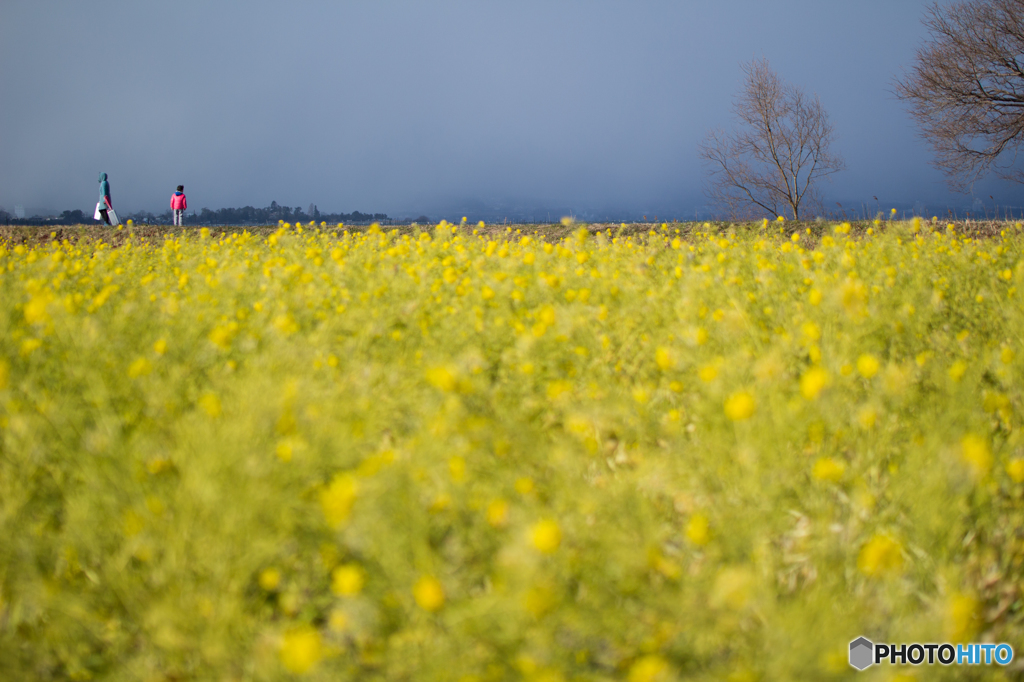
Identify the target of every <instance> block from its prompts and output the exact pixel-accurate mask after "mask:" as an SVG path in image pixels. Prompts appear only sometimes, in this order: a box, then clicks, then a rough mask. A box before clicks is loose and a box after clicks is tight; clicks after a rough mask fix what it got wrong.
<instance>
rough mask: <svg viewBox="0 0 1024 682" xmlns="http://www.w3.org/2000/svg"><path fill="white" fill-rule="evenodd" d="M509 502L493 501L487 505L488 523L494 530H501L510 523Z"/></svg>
mask: <svg viewBox="0 0 1024 682" xmlns="http://www.w3.org/2000/svg"><path fill="white" fill-rule="evenodd" d="M508 511H509V506H508V502H506V501H505V500H492V501H491V502H490V503H489V504H488V505H487V523H489V524H490V525H491V526H493V527H494V528H501V527H503V526H504V525H505V524H506V523H508Z"/></svg>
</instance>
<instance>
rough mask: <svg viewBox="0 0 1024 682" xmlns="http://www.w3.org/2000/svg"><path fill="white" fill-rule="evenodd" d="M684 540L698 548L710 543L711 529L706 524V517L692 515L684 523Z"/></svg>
mask: <svg viewBox="0 0 1024 682" xmlns="http://www.w3.org/2000/svg"><path fill="white" fill-rule="evenodd" d="M686 539H687V540H689V541H690V542H692V543H693V544H695V545H697V546H698V547H703V546H704V545H706V544H708V542H710V541H711V528H710V524H709V523H708V517H706V516H704V515H703V514H693V515H692V516H690V520H689V521H687V522H686Z"/></svg>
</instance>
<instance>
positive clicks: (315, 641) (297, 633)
mask: <svg viewBox="0 0 1024 682" xmlns="http://www.w3.org/2000/svg"><path fill="white" fill-rule="evenodd" d="M204 229H205V228H204ZM323 655H324V652H323V642H322V640H321V638H320V632H319V631H317V630H316V629H314V628H312V627H309V626H302V627H298V628H295V629H293V630H289V631H288V632H286V633H285V634H284V637H283V638H282V640H281V649H280V656H281V663H282V664H283V665H284V667H285V669H287V670H288V671H289V672H292V673H296V674H299V675H301V674H304V673H307V672H309V671H310V669H312V667H313V666H314V665H316V664H317V663H318V662H320V660H321V659H322V658H323Z"/></svg>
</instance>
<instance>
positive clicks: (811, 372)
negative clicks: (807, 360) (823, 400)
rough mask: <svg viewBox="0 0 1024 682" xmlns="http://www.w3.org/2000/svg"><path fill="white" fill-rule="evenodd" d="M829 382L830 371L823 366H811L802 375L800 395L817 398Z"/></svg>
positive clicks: (811, 398) (810, 398)
mask: <svg viewBox="0 0 1024 682" xmlns="http://www.w3.org/2000/svg"><path fill="white" fill-rule="evenodd" d="M828 384H829V378H828V372H826V371H825V370H824V369H822V368H821V367H817V366H815V367H811V368H810V369H808V370H807V371H806V372H804V374H803V376H802V377H800V395H802V396H803V397H804V398H806V399H807V400H815V399H816V398H817V397H818V396H819V395H821V392H822V391H823V390H825V388H826V387H827V386H828Z"/></svg>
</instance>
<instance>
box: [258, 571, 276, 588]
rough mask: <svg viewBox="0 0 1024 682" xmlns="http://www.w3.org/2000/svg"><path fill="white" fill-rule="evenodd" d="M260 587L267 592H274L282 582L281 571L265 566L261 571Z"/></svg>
mask: <svg viewBox="0 0 1024 682" xmlns="http://www.w3.org/2000/svg"><path fill="white" fill-rule="evenodd" d="M259 584H260V587H261V588H263V589H264V590H266V591H267V592H273V591H274V590H276V589H277V588H278V586H279V585H280V584H281V571H279V570H277V569H276V568H265V569H263V570H262V571H260V575H259Z"/></svg>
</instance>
